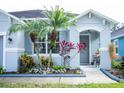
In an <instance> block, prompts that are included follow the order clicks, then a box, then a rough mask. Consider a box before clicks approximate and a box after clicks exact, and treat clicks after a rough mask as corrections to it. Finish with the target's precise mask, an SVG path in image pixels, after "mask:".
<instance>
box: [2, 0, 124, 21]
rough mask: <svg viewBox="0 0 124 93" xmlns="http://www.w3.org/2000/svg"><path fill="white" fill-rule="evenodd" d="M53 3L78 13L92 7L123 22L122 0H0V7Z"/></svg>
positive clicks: (9, 8)
mask: <svg viewBox="0 0 124 93" xmlns="http://www.w3.org/2000/svg"><path fill="white" fill-rule="evenodd" d="M55 5H59V6H61V7H63V8H64V9H65V11H71V12H73V13H79V14H80V13H83V12H84V11H86V10H88V9H93V10H95V11H97V12H100V13H101V14H103V15H106V16H108V17H110V18H113V19H115V20H117V21H119V22H120V23H124V0H0V9H2V10H5V11H7V12H10V11H22V10H32V9H44V6H45V7H47V8H48V9H50V7H54V6H55Z"/></svg>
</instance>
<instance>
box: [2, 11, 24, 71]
mask: <svg viewBox="0 0 124 93" xmlns="http://www.w3.org/2000/svg"><path fill="white" fill-rule="evenodd" d="M15 22H17V21H16V20H14V19H12V18H10V17H9V16H7V15H6V14H4V13H2V12H0V33H3V32H4V33H6V34H4V35H3V37H4V38H3V41H4V43H5V44H4V45H5V47H4V48H3V50H5V51H4V53H3V58H4V59H3V62H2V64H3V66H4V67H5V69H6V71H8V72H9V71H17V67H18V58H19V55H20V53H21V52H23V51H24V33H23V32H17V33H13V34H11V35H10V36H8V35H7V33H8V32H9V28H10V26H11V24H13V23H15ZM8 37H11V38H12V42H11V43H9V41H8Z"/></svg>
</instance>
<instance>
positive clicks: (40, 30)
mask: <svg viewBox="0 0 124 93" xmlns="http://www.w3.org/2000/svg"><path fill="white" fill-rule="evenodd" d="M18 31H24V32H27V33H28V34H29V36H30V39H31V41H32V43H33V47H34V48H35V50H36V53H37V57H38V61H39V64H40V65H41V66H42V64H41V62H40V55H39V48H38V47H35V46H34V44H35V41H36V38H40V39H41V40H42V39H43V38H44V37H45V35H46V33H47V31H49V28H48V27H46V24H45V23H44V22H43V21H42V20H36V19H35V20H32V21H24V22H18V23H16V24H13V25H12V26H11V27H10V32H9V34H11V33H15V32H18Z"/></svg>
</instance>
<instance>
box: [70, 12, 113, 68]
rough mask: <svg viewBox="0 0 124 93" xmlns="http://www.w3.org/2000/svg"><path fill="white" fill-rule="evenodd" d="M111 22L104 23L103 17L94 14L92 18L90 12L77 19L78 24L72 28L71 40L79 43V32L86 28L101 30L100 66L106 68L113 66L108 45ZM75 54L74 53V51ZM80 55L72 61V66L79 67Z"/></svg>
mask: <svg viewBox="0 0 124 93" xmlns="http://www.w3.org/2000/svg"><path fill="white" fill-rule="evenodd" d="M110 26H111V25H110V23H109V22H106V23H105V24H104V23H103V19H102V18H100V17H98V16H95V15H94V14H92V16H91V18H89V17H88V14H87V15H85V16H82V17H80V18H79V19H78V20H77V24H76V26H73V27H71V28H70V40H71V41H73V42H75V43H77V42H79V32H83V31H86V30H95V31H98V32H100V55H101V56H100V62H101V64H100V67H101V68H104V69H109V68H111V61H110V57H109V53H108V46H109V44H110V30H111V28H110ZM72 54H74V53H72ZM79 57H80V56H79V55H77V56H76V57H75V58H74V59H73V60H72V61H71V64H70V65H71V66H72V67H79V66H80V61H79V59H80V58H79Z"/></svg>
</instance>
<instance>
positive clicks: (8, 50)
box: [6, 48, 25, 52]
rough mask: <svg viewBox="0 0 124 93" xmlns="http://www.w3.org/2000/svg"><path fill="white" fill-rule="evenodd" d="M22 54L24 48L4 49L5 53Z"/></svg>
mask: <svg viewBox="0 0 124 93" xmlns="http://www.w3.org/2000/svg"><path fill="white" fill-rule="evenodd" d="M19 51H20V52H24V51H25V49H24V48H6V52H19Z"/></svg>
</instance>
